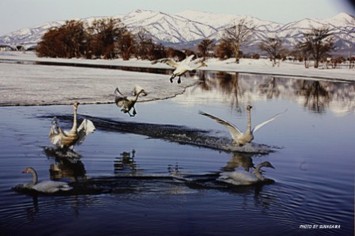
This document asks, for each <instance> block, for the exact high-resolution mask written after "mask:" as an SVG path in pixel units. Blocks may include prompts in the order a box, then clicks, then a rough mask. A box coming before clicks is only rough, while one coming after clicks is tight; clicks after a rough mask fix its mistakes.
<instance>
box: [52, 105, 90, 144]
mask: <svg viewBox="0 0 355 236" xmlns="http://www.w3.org/2000/svg"><path fill="white" fill-rule="evenodd" d="M78 106H79V103H78V102H75V103H74V104H73V113H74V114H73V126H72V128H71V129H70V130H69V131H64V130H62V129H61V128H60V127H59V125H58V120H57V118H56V117H54V118H53V121H52V127H51V129H50V132H49V139H50V141H51V143H52V144H54V145H56V146H57V147H59V148H65V149H67V148H71V147H73V146H74V145H76V144H81V143H82V142H83V141H84V140H85V138H86V136H87V135H88V134H90V133H92V132H94V131H95V129H96V128H95V126H94V124H93V123H92V121H90V120H88V119H84V120H83V122H82V123H81V124H80V126H79V127H78V121H77V112H78Z"/></svg>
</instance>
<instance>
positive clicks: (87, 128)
mask: <svg viewBox="0 0 355 236" xmlns="http://www.w3.org/2000/svg"><path fill="white" fill-rule="evenodd" d="M95 129H96V127H95V125H94V123H92V121H91V120H88V119H84V120H83V122H81V124H80V126H79V128H78V136H79V138H78V141H77V144H81V143H82V142H84V140H85V138H86V136H87V135H89V134H91V133H92V132H94V131H95Z"/></svg>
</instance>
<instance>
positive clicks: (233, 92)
mask: <svg viewBox="0 0 355 236" xmlns="http://www.w3.org/2000/svg"><path fill="white" fill-rule="evenodd" d="M199 78H200V80H199V83H198V87H199V88H200V89H201V90H203V91H218V92H219V93H221V94H222V95H223V96H224V97H228V98H229V99H230V105H231V106H232V107H239V99H240V97H241V96H242V93H243V91H242V90H241V88H240V86H239V73H237V72H234V73H225V72H216V73H208V74H207V73H205V72H203V73H201V75H200V76H199Z"/></svg>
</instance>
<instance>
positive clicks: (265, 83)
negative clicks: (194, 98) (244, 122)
mask: <svg viewBox="0 0 355 236" xmlns="http://www.w3.org/2000/svg"><path fill="white" fill-rule="evenodd" d="M199 78H200V80H199V83H198V84H197V87H196V88H199V89H201V90H202V91H208V92H216V93H219V94H220V95H222V97H223V99H224V100H226V101H228V102H229V104H230V105H231V106H232V107H236V108H241V107H242V108H243V107H245V106H246V105H247V103H250V102H252V101H253V100H255V101H257V100H264V99H265V100H270V99H284V100H291V101H296V102H297V101H300V100H302V101H303V103H304V106H305V107H306V108H308V109H309V110H311V111H315V112H318V113H322V112H325V110H326V109H331V110H332V111H333V112H336V113H337V112H343V113H346V112H351V111H354V110H355V103H354V99H355V83H353V82H348V83H344V82H337V81H321V80H320V81H316V80H305V79H302V80H300V79H295V78H286V77H276V76H272V75H256V74H243V73H226V72H208V71H203V72H202V73H199Z"/></svg>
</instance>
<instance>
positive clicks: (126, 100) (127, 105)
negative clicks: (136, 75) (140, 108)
mask: <svg viewBox="0 0 355 236" xmlns="http://www.w3.org/2000/svg"><path fill="white" fill-rule="evenodd" d="M114 93H115V104H116V105H117V106H118V107H121V108H122V109H121V111H123V112H124V113H128V115H129V116H131V117H132V116H135V115H136V114H137V111H136V108H135V107H134V105H135V104H136V102H137V101H138V97H139V96H140V95H142V96H147V95H148V93H147V92H145V90H144V89H143V88H142V87H140V86H138V85H136V86H135V87H134V88H133V91H132V95H133V96H134V97H131V98H130V97H128V96H126V95H123V94H122V93H121V92H120V90H119V89H118V88H116V90H115V91H114ZM131 109H132V114H131V112H130V111H131Z"/></svg>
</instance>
